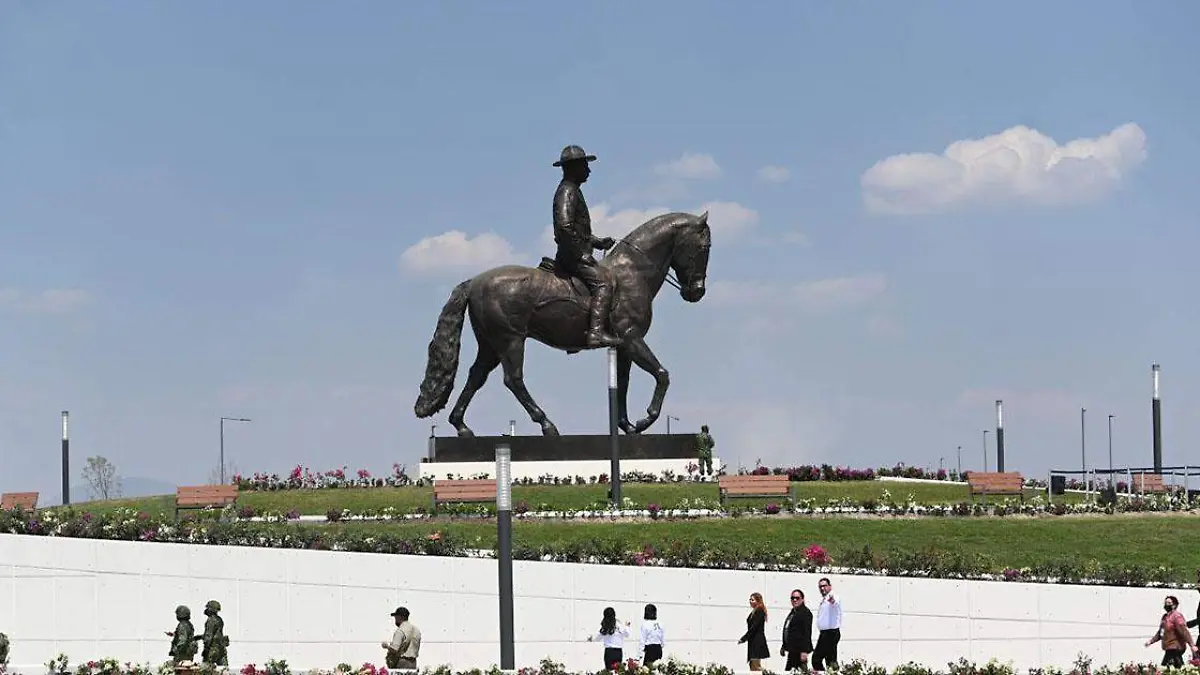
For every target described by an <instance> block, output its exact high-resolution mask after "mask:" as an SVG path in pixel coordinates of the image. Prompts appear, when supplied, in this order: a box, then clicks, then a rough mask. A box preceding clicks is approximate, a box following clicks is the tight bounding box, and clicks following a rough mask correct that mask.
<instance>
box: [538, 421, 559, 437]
mask: <svg viewBox="0 0 1200 675" xmlns="http://www.w3.org/2000/svg"><path fill="white" fill-rule="evenodd" d="M542 435H543V436H560V435H561V434H559V433H558V427H556V426H554V424H553V423H552V422H542Z"/></svg>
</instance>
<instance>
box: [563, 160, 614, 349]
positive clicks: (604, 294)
mask: <svg viewBox="0 0 1200 675" xmlns="http://www.w3.org/2000/svg"><path fill="white" fill-rule="evenodd" d="M594 161H596V156H595V155H589V154H587V153H586V152H584V151H583V148H581V147H579V146H578V145H568V146H567V147H565V148H563V151H562V154H561V155H560V157H559V160H558V161H557V162H555V163H554V166H558V167H562V175H563V177H562V181H560V182H559V184H558V189H557V190H555V192H554V243H555V244H557V245H558V252H557V253H556V254H555V256H554V262H555V264H556V265H558V266H559V267H560V268H561V269H563V270H565V271H566V272H567V273H569V274H570V275H571V276H575V277H579V278H580V279H582V280H583V283H584V284H586V285H587V289H588V293H591V296H592V297H591V305H590V307H589V309H588V331H587V336H586V338H585V339H586V340H587V346H588V347H589V348H594V347H616V346H617V345H619V344H621V340H620V338H618V337H616V336H615V335H613V334H612V333H611V332H609V329H608V312H609V310H610V309H611V307H610V304H609V303H610V302H611V300H612V293H613V288H612V276H611V275H610V274H609V272H608V269H606V268H604V267H601V266H600V265H599V264H597V263H596V259H595V258H593V257H592V250H593V249H601V250H604V251H607V250H608V249H610V248H612V247H613V246H614V245H615V244H616V242H615V241H614V240H613V238H612V237H604V238H603V239H601V238H599V237H595V236H593V235H592V215H591V213H590V212H589V211H588V205H587V201H586V200H584V198H583V190H582V189H581V186H582V185H583V184H584V183H586V182H587V179H588V176H590V175H591V173H592V169H591V167H589V166H588V163H589V162H594Z"/></svg>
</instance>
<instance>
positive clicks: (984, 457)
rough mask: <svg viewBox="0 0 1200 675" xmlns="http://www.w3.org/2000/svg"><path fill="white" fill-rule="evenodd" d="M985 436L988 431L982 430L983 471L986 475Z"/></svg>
mask: <svg viewBox="0 0 1200 675" xmlns="http://www.w3.org/2000/svg"><path fill="white" fill-rule="evenodd" d="M987 435H988V430H987V429H984V430H983V471H984V473H987Z"/></svg>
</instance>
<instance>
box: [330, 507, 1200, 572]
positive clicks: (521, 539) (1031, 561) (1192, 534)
mask: <svg viewBox="0 0 1200 675" xmlns="http://www.w3.org/2000/svg"><path fill="white" fill-rule="evenodd" d="M308 527H312V526H308ZM322 527H330V528H338V529H342V530H346V531H349V532H356V533H360V534H364V535H365V534H381V533H385V532H399V531H401V530H404V531H406V532H410V533H414V532H420V533H423V532H433V531H441V532H446V533H449V534H452V535H456V536H459V537H466V538H468V540H477V541H478V542H479V546H480V547H481V548H492V547H494V546H495V543H496V526H495V523H493V522H464V521H455V522H448V523H432V522H420V523H411V524H395V523H338V524H335V525H328V526H322ZM1198 538H1200V518H1197V517H1195V516H1180V515H1157V514H1129V515H1120V516H1060V517H1048V518H1021V517H1013V518H922V519H900V518H889V519H860V518H772V517H765V518H738V519H723V520H707V521H669V520H660V521H648V522H541V521H518V522H516V523H515V524H514V525H513V543H514V545H515V546H531V547H540V546H546V547H552V548H554V549H558V550H569V549H570V548H571V547H572V546H578V545H582V544H592V543H594V542H612V543H619V544H621V545H623V546H625V547H626V548H627V549H629V550H635V549H640V548H642V547H644V546H645V545H651V546H661V545H663V544H664V543H666V542H671V541H683V542H697V543H703V544H705V545H715V546H728V547H737V546H742V547H746V548H750V547H753V548H754V549H755V550H758V551H761V550H766V551H780V552H782V551H799V550H801V549H802V548H804V547H806V546H808V545H809V544H820V545H821V546H823V547H825V548H826V549H828V550H829V551H830V552H831V553H834V554H835V555H836V552H837V551H839V550H843V549H845V548H847V547H851V546H853V547H856V548H857V547H861V546H863V545H870V546H871V547H872V548H873V549H876V550H878V551H881V552H906V553H919V552H921V551H925V550H928V549H930V548H937V549H940V550H943V551H957V552H961V553H967V554H980V555H984V556H987V557H988V558H990V559H991V560H993V561H994V562H995V569H994V570H993V571H996V572H1000V571H1003V569H1004V568H1005V567H1025V566H1035V565H1046V564H1069V565H1072V566H1083V565H1086V564H1088V563H1091V562H1102V563H1106V564H1123V565H1142V566H1151V567H1157V566H1160V565H1161V566H1165V567H1167V568H1170V569H1172V570H1174V574H1173V575H1172V577H1173V578H1174V579H1175V580H1177V581H1183V582H1186V581H1190V580H1193V579H1194V575H1195V570H1196V568H1197V567H1200V550H1197V549H1196V546H1195V542H1196V541H1197V539H1198ZM836 563H837V561H836V560H834V564H836Z"/></svg>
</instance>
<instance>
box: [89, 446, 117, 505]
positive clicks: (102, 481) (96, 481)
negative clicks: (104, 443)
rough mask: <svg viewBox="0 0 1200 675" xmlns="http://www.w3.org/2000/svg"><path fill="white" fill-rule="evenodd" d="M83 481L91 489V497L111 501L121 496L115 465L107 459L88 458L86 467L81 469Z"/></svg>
mask: <svg viewBox="0 0 1200 675" xmlns="http://www.w3.org/2000/svg"><path fill="white" fill-rule="evenodd" d="M83 479H84V480H85V481H87V484H88V487H90V488H91V490H92V497H98V498H100V499H112V498H113V497H120V496H121V477H120V476H118V475H117V467H116V465H114V464H113V463H112V462H110V461H108V458H107V457H103V456H101V455H97V456H95V457H88V459H87V466H85V467H83Z"/></svg>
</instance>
